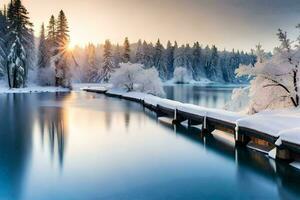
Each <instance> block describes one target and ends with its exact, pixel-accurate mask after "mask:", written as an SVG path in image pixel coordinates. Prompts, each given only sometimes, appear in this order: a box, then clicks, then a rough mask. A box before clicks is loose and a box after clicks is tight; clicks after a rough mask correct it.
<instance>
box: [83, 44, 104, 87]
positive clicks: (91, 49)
mask: <svg viewBox="0 0 300 200" xmlns="http://www.w3.org/2000/svg"><path fill="white" fill-rule="evenodd" d="M86 52H87V59H86V62H87V65H86V66H87V69H86V78H85V80H86V81H87V82H89V83H98V82H99V81H100V79H101V69H100V68H99V66H98V65H97V63H96V62H97V61H96V47H95V45H93V44H88V46H87V48H86Z"/></svg>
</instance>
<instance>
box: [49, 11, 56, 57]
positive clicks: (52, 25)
mask: <svg viewBox="0 0 300 200" xmlns="http://www.w3.org/2000/svg"><path fill="white" fill-rule="evenodd" d="M47 46H48V49H49V53H50V54H51V55H53V54H54V50H55V49H56V48H57V41H56V20H55V17H54V16H53V15H52V16H51V17H50V20H49V24H48V26H47Z"/></svg>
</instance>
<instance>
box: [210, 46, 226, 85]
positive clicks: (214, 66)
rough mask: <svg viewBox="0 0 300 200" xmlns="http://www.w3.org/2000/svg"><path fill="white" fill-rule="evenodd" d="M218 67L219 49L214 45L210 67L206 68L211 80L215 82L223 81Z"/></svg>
mask: <svg viewBox="0 0 300 200" xmlns="http://www.w3.org/2000/svg"><path fill="white" fill-rule="evenodd" d="M218 66H219V54H218V49H217V47H216V46H215V45H213V46H212V48H211V58H210V62H209V65H208V66H207V68H206V70H207V73H208V75H209V78H210V79H211V80H213V81H217V80H220V79H221V77H220V76H219V75H220V74H219V73H218V71H219V70H218ZM222 79H223V78H222Z"/></svg>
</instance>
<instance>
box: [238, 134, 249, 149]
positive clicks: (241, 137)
mask: <svg viewBox="0 0 300 200" xmlns="http://www.w3.org/2000/svg"><path fill="white" fill-rule="evenodd" d="M249 142H250V138H249V137H247V136H246V135H243V134H240V133H239V132H238V131H237V132H236V134H235V144H236V145H237V146H246V145H247V144H248V143H249Z"/></svg>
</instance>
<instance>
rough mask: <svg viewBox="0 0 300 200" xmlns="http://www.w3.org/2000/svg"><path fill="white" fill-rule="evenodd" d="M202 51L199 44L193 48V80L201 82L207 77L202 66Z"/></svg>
mask: <svg viewBox="0 0 300 200" xmlns="http://www.w3.org/2000/svg"><path fill="white" fill-rule="evenodd" d="M202 59H203V57H202V49H201V47H200V44H199V42H196V43H195V44H194V47H193V55H192V68H193V71H194V74H193V78H194V80H200V78H201V77H202V78H203V77H206V74H205V71H204V66H203V65H202V63H201V61H202Z"/></svg>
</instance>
